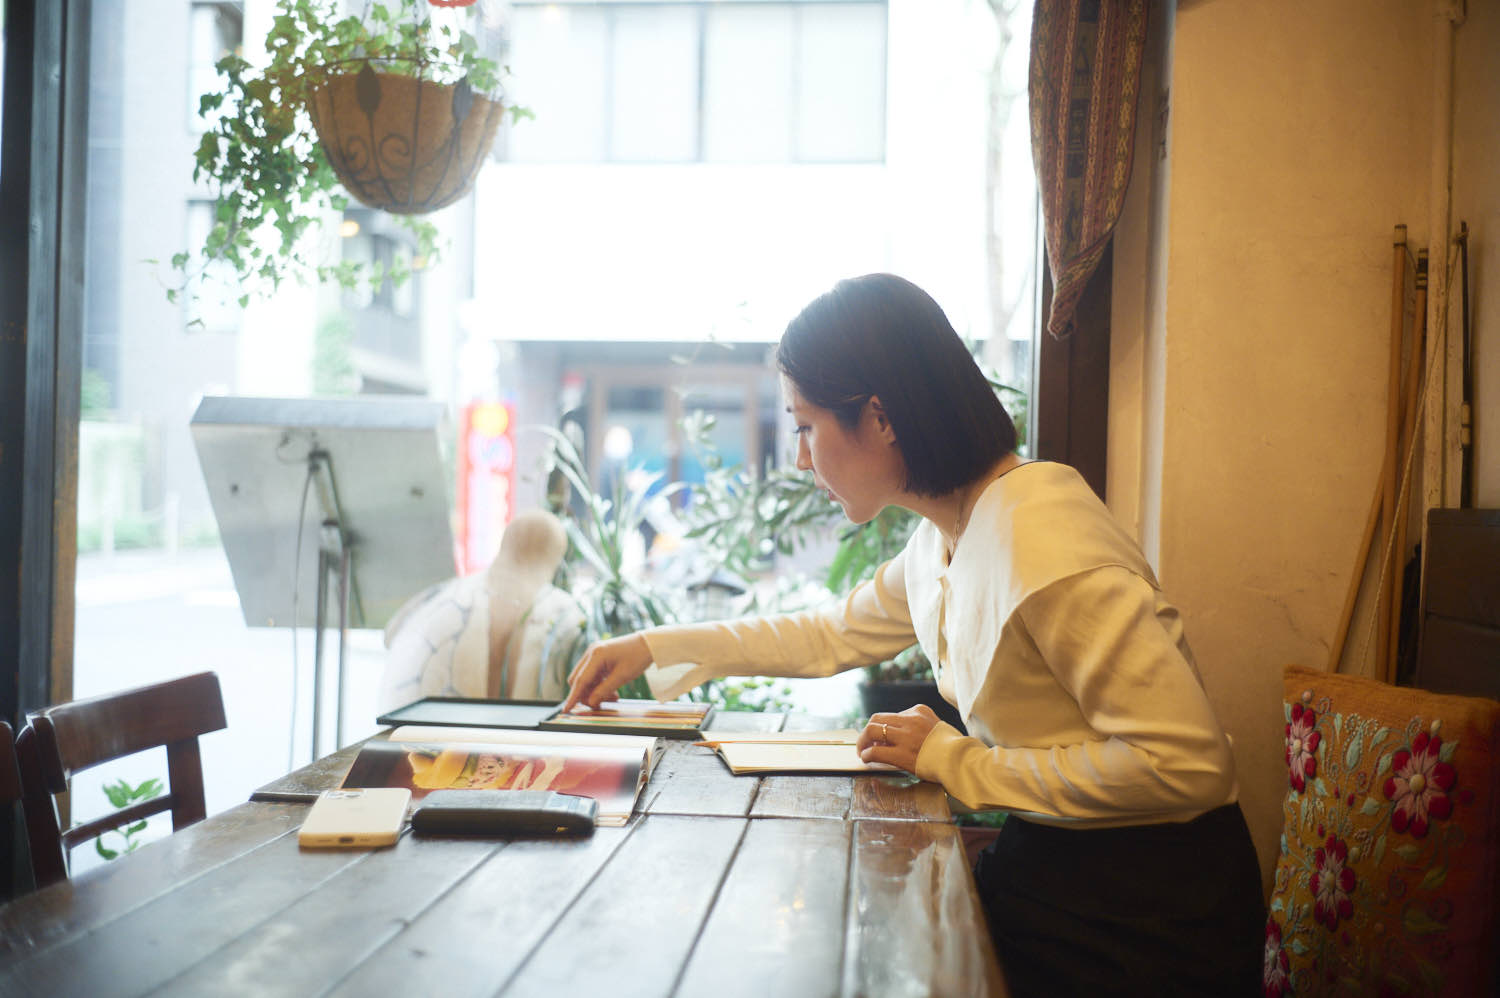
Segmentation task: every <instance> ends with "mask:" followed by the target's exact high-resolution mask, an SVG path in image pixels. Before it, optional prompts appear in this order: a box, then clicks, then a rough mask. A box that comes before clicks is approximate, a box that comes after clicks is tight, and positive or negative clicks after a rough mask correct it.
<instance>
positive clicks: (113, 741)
mask: <svg viewBox="0 0 1500 998" xmlns="http://www.w3.org/2000/svg"><path fill="white" fill-rule="evenodd" d="M27 720H28V722H29V723H28V725H27V726H26V728H25V729H24V730H23V731H22V732H21V735H20V736H19V742H18V754H19V756H20V760H21V768H22V774H23V785H24V786H25V795H24V796H25V810H26V826H27V837H28V839H29V841H30V844H31V863H32V869H33V871H34V872H35V874H36V882H37V886H38V887H43V886H46V885H47V884H50V883H53V882H55V881H58V880H63V879H65V878H66V877H67V875H68V855H69V851H70V850H71V849H72V848H73V847H74V846H76V845H78V844H79V843H81V842H87V841H89V840H91V839H94V838H96V837H98V836H99V835H101V834H102V833H104V832H107V831H109V830H110V829H112V828H117V827H119V826H120V825H123V824H126V823H128V822H132V821H139V820H140V819H142V818H146V817H149V816H151V815H153V814H160V813H161V812H163V811H167V810H170V811H171V812H172V830H173V831H178V830H180V829H182V828H185V827H187V826H188V825H191V824H192V823H193V822H195V821H202V820H203V818H204V817H205V815H206V808H205V806H204V802H203V763H202V758H201V757H200V755H199V753H198V736H199V735H204V734H207V733H208V732H210V731H218V730H220V729H222V728H224V727H225V726H226V725H225V721H224V700H223V697H222V695H221V694H220V692H219V677H218V676H216V675H214V674H213V673H212V672H200V673H197V674H196V675H192V676H184V677H183V678H181V679H173V680H170V681H168V682H165V683H156V684H154V685H152V686H142V687H138V688H136V689H131V690H125V691H124V692H121V693H113V694H109V695H107V696H100V697H93V698H90V699H88V700H75V701H73V702H72V703H65V704H59V705H58V706H56V707H47V708H45V709H43V710H39V711H36V712H35V713H32V714H30V715H28V718H27ZM157 746H165V747H166V750H167V793H165V794H163V795H162V796H160V797H156V798H153V799H152V800H147V801H141V802H139V803H136V804H132V805H131V806H129V807H127V808H123V809H121V810H118V811H115V812H113V813H111V814H107V815H105V816H103V817H101V818H97V819H95V820H93V821H89V822H86V823H84V824H82V825H79V826H77V827H74V828H69V829H67V830H66V831H63V830H62V829H61V827H60V823H59V821H58V816H57V808H56V801H55V800H54V798H53V795H54V794H57V793H61V792H63V791H65V790H67V789H68V781H69V779H70V778H71V777H72V775H73V774H74V773H77V772H81V771H83V770H86V769H90V768H92V767H94V766H97V765H99V764H101V763H105V762H109V761H110V760H112V759H118V758H121V757H122V756H127V755H133V754H135V753H137V752H144V751H146V750H147V749H152V748H156V747H157Z"/></svg>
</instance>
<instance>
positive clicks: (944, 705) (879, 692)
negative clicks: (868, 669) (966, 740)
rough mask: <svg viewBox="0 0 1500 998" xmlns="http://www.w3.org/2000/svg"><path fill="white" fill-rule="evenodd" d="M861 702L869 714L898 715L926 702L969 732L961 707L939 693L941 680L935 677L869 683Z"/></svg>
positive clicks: (860, 696) (938, 714)
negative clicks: (938, 684) (959, 712)
mask: <svg viewBox="0 0 1500 998" xmlns="http://www.w3.org/2000/svg"><path fill="white" fill-rule="evenodd" d="M859 699H860V703H861V704H862V705H863V706H864V708H865V713H866V714H876V713H890V714H896V713H900V712H901V711H903V710H905V709H906V708H908V707H914V706H916V705H917V704H919V703H925V704H926V705H927V706H929V707H931V708H932V710H933V713H935V714H937V716H938V717H939V718H941V719H942V720H944V721H947V722H948V723H949V724H951V725H953V726H954V727H955V728H957V729H958V730H959V731H960V732H963V733H964V734H968V730H967V729H966V728H964V723H963V720H962V719H961V718H960V717H959V716H958V708H957V707H955V706H953V705H952V704H951V703H949V702H948V701H947V700H944V699H943V697H942V694H940V693H938V688H937V682H936V681H935V680H932V679H893V680H889V681H886V682H879V683H871V682H866V683H864V684H863V685H862V686H860V688H859Z"/></svg>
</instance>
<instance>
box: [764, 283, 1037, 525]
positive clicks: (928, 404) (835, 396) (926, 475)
mask: <svg viewBox="0 0 1500 998" xmlns="http://www.w3.org/2000/svg"><path fill="white" fill-rule="evenodd" d="M776 366H777V367H778V368H780V369H781V373H782V374H784V375H786V377H787V378H788V379H789V380H790V381H791V383H792V384H793V386H795V387H796V389H797V394H799V395H801V396H802V397H803V398H804V399H806V400H807V401H808V402H811V403H812V404H813V405H816V406H818V407H820V408H823V409H828V410H830V411H832V412H833V414H834V417H835V418H836V419H837V420H838V421H839V423H840V424H841V425H842V426H844V427H845V428H846V429H853V428H854V427H855V426H856V425H858V423H859V418H860V413H861V411H862V410H863V409H864V406H865V403H866V402H867V401H869V399H870V398H871V396H875V397H878V398H879V399H880V403H881V405H882V406H883V407H884V409H885V414H886V418H888V419H889V420H890V422H891V429H892V430H893V431H894V432H895V434H896V445H897V446H898V447H900V448H901V457H902V459H903V460H904V461H905V463H906V483H905V488H906V490H907V491H908V492H912V493H915V494H916V495H921V496H940V495H946V494H948V493H950V492H952V491H953V490H955V489H957V488H959V487H961V486H964V485H967V484H969V483H970V482H972V481H974V480H975V479H976V478H978V477H979V476H980V475H982V474H984V472H985V471H987V470H988V469H989V468H990V467H992V466H993V465H994V463H995V462H996V461H998V460H999V459H1000V458H1002V457H1004V456H1005V455H1006V454H1009V453H1010V452H1011V451H1013V450H1015V448H1016V428H1015V424H1014V423H1012V422H1011V420H1010V415H1009V414H1008V413H1006V411H1005V407H1004V406H1002V405H1001V404H1000V399H999V398H998V397H996V395H995V390H994V388H993V387H992V386H991V385H990V383H989V381H987V380H986V379H985V377H984V374H983V373H982V372H981V371H980V370H979V365H978V364H976V363H975V362H974V358H973V356H972V355H971V354H970V353H969V349H968V347H966V346H965V345H964V342H963V340H962V339H961V338H960V337H959V335H958V333H957V332H955V331H954V329H953V326H952V324H951V323H949V322H948V317H947V316H945V315H944V314H943V310H942V309H941V308H939V307H938V303H937V302H935V301H933V300H932V298H931V296H929V295H928V294H927V292H925V291H923V290H922V289H921V288H919V287H917V286H916V285H915V284H913V283H911V282H910V281H908V280H905V279H903V278H900V277H896V276H894V275H891V274H867V275H865V276H864V277H854V278H850V279H849V280H845V281H840V282H839V283H838V284H836V285H834V287H833V290H831V291H829V292H828V293H827V294H824V295H823V296H821V297H819V298H818V299H816V300H815V301H813V303H812V304H810V305H808V306H807V307H806V308H804V309H803V310H802V312H801V314H799V315H798V316H797V317H796V318H795V319H793V320H792V321H791V322H790V323H789V324H788V325H787V327H786V332H785V333H784V334H783V335H782V337H781V343H780V345H779V346H778V347H777V348H776Z"/></svg>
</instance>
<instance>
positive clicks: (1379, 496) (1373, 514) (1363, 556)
mask: <svg viewBox="0 0 1500 998" xmlns="http://www.w3.org/2000/svg"><path fill="white" fill-rule="evenodd" d="M1392 257H1393V259H1392V270H1393V276H1392V295H1391V299H1392V300H1391V310H1392V313H1393V314H1392V318H1391V325H1392V328H1393V329H1394V330H1396V335H1395V336H1394V337H1393V339H1394V341H1395V353H1396V372H1397V373H1396V374H1394V375H1392V377H1391V379H1390V381H1391V383H1390V386H1389V390H1390V395H1389V396H1388V400H1387V404H1388V407H1389V409H1390V413H1389V414H1388V419H1387V431H1388V432H1389V431H1390V429H1391V424H1392V423H1394V421H1395V408H1396V401H1397V400H1396V391H1397V388H1396V385H1398V384H1399V382H1400V375H1399V371H1400V363H1401V340H1400V332H1401V330H1402V329H1403V328H1404V327H1405V325H1406V323H1405V312H1406V257H1407V253H1406V226H1404V225H1398V226H1396V229H1395V237H1394V240H1393V245H1392ZM1395 450H1396V447H1395V441H1394V440H1391V439H1389V437H1388V439H1387V447H1386V452H1385V458H1384V459H1383V460H1382V462H1381V467H1380V474H1379V475H1378V476H1377V477H1376V479H1375V490H1374V495H1372V496H1371V497H1370V512H1369V514H1368V515H1367V516H1366V517H1365V529H1364V532H1363V533H1362V534H1361V535H1360V542H1359V554H1357V555H1356V556H1355V558H1354V570H1353V572H1352V573H1351V574H1350V577H1349V588H1348V590H1347V591H1346V592H1345V594H1344V608H1343V610H1342V611H1341V612H1340V613H1339V623H1338V630H1337V631H1336V632H1335V634H1334V638H1333V644H1332V645H1331V646H1330V648H1329V652H1328V671H1329V672H1338V671H1339V663H1340V662H1341V661H1342V660H1343V658H1344V644H1345V641H1346V640H1347V639H1348V637H1349V626H1350V624H1351V623H1353V620H1354V604H1355V602H1356V600H1358V598H1359V584H1360V582H1362V581H1363V580H1364V576H1365V562H1366V560H1367V559H1368V558H1369V557H1370V545H1371V544H1372V542H1373V541H1374V539H1375V527H1376V525H1377V524H1378V523H1379V522H1380V521H1381V513H1382V512H1383V511H1384V510H1385V509H1386V507H1387V506H1388V505H1390V506H1394V502H1389V501H1388V497H1394V495H1395V492H1394V490H1393V489H1390V488H1388V487H1387V483H1388V482H1390V480H1391V479H1392V477H1393V476H1394V475H1396V474H1397V469H1396V454H1395ZM1385 522H1386V523H1387V524H1389V523H1390V522H1391V516H1390V515H1389V514H1387V515H1386V516H1385ZM1381 595H1382V593H1380V591H1379V587H1377V592H1376V596H1377V599H1376V607H1375V612H1376V614H1377V615H1378V614H1379V613H1380V609H1381V607H1380V603H1381V601H1380V599H1379V597H1380V596H1381ZM1382 619H1383V618H1382ZM1380 633H1381V635H1382V638H1383V637H1384V635H1385V630H1384V628H1382V629H1381V632H1380Z"/></svg>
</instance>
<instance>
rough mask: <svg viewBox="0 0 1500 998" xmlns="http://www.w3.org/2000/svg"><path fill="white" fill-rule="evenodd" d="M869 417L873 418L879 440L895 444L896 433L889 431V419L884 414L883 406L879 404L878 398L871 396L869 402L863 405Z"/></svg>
mask: <svg viewBox="0 0 1500 998" xmlns="http://www.w3.org/2000/svg"><path fill="white" fill-rule="evenodd" d="M865 406H866V408H867V410H868V411H869V413H870V415H871V416H873V417H874V418H875V429H876V431H877V432H878V433H879V434H880V439H882V440H884V441H885V442H886V443H892V444H893V443H895V442H896V431H895V430H893V429H891V420H890V417H889V416H887V415H886V414H885V406H883V405H881V403H880V396H878V395H871V396H870V400H869V401H868V402H866V403H865Z"/></svg>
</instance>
